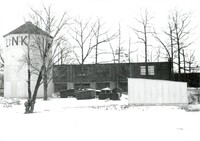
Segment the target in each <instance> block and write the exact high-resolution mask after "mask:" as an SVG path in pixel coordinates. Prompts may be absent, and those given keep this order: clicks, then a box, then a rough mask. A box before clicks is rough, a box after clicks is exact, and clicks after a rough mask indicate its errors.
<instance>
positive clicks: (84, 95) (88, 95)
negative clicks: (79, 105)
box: [76, 89, 96, 100]
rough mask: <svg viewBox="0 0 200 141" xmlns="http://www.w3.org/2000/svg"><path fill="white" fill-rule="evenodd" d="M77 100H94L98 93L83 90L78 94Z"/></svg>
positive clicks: (91, 90) (92, 90)
mask: <svg viewBox="0 0 200 141" xmlns="http://www.w3.org/2000/svg"><path fill="white" fill-rule="evenodd" d="M76 98H77V99H78V100H79V99H94V98H96V91H95V90H94V89H83V90H78V91H77V92H76Z"/></svg>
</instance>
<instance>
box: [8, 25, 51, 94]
mask: <svg viewBox="0 0 200 141" xmlns="http://www.w3.org/2000/svg"><path fill="white" fill-rule="evenodd" d="M44 37H45V38H46V39H47V40H44V41H43V44H44V45H45V44H47V43H48V41H50V40H51V36H50V35H48V34H47V33H46V32H45V31H43V30H42V29H40V28H38V27H37V26H35V25H33V24H32V23H31V22H26V23H25V24H23V25H21V26H20V27H18V28H16V29H15V30H13V31H11V32H9V33H8V34H6V35H4V38H5V41H6V48H5V51H4V96H5V97H28V90H27V80H28V79H27V64H26V62H25V57H26V56H27V46H30V47H32V49H31V51H30V56H31V59H32V60H34V62H32V63H34V65H37V67H40V66H41V59H40V55H39V50H38V49H37V43H36V42H35V40H34V39H35V38H39V39H41V40H42V39H43V38H44ZM33 47H35V48H34V49H33ZM31 80H32V81H31V87H32V88H34V86H35V83H36V81H37V75H32V77H31ZM32 91H33V89H32ZM48 91H49V94H52V92H53V85H52V82H50V84H49V89H48ZM38 97H43V86H42V85H41V87H40V89H39V91H38Z"/></svg>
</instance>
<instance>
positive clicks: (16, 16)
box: [0, 0, 200, 61]
mask: <svg viewBox="0 0 200 141" xmlns="http://www.w3.org/2000/svg"><path fill="white" fill-rule="evenodd" d="M42 4H45V5H49V4H51V5H52V6H53V9H54V10H55V12H56V13H58V14H59V13H63V12H64V11H68V13H69V15H70V16H85V17H96V16H98V17H101V18H103V20H104V21H106V22H107V23H109V24H111V25H112V24H115V23H116V24H118V23H119V22H120V23H122V24H124V25H125V26H127V25H131V24H133V17H136V16H138V15H139V14H140V11H141V9H145V8H148V11H150V13H151V14H152V15H153V16H154V17H155V18H154V19H153V23H154V24H155V25H160V26H165V25H164V22H165V20H166V19H167V15H168V13H169V11H170V10H172V9H174V8H178V9H180V10H183V11H185V12H188V11H191V12H192V13H193V21H194V22H193V23H194V24H196V25H197V26H199V25H198V24H199V23H200V8H199V5H200V2H198V0H4V1H1V2H0V44H2V45H3V41H4V40H3V38H2V36H3V35H5V34H7V33H8V32H10V31H11V30H13V29H15V28H17V27H18V26H20V25H22V24H23V23H24V19H25V20H27V19H28V13H29V12H30V7H33V8H36V9H37V8H40V7H41V5H42ZM197 29H199V28H197ZM195 33H196V34H197V36H195V38H196V39H197V41H196V43H195V44H194V45H193V48H195V49H196V50H197V52H199V53H200V51H199V50H200V49H198V48H197V44H199V43H200V38H199V37H200V36H199V35H198V34H200V32H199V33H198V30H196V31H195ZM126 34H128V33H126ZM198 61H200V59H198Z"/></svg>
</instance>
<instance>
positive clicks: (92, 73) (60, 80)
mask: <svg viewBox="0 0 200 141" xmlns="http://www.w3.org/2000/svg"><path fill="white" fill-rule="evenodd" d="M147 66H148V72H149V74H148V75H147V76H146V75H144V74H145V73H144V67H145V63H121V64H85V65H83V68H82V66H81V65H55V66H54V70H53V75H54V79H53V83H54V84H55V86H56V87H57V88H56V89H55V90H56V92H57V91H59V89H60V88H59V87H62V88H63V87H65V86H66V87H65V88H66V89H69V88H68V87H67V83H73V84H74V88H77V87H79V86H80V84H81V83H82V84H84V86H85V87H88V85H89V86H90V88H93V87H94V86H95V87H96V89H101V88H102V87H110V88H114V87H116V86H117V83H118V86H119V87H121V88H122V89H123V90H124V91H127V89H128V86H127V78H149V79H162V80H169V79H170V62H150V63H148V65H147Z"/></svg>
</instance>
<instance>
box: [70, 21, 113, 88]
mask: <svg viewBox="0 0 200 141" xmlns="http://www.w3.org/2000/svg"><path fill="white" fill-rule="evenodd" d="M102 26H103V25H102V24H101V22H100V19H97V21H95V22H92V21H91V20H86V21H84V20H82V19H80V18H76V19H75V20H74V24H73V25H72V26H71V27H70V31H71V32H70V36H71V38H72V44H73V53H74V55H75V58H76V61H77V62H78V63H79V64H80V65H81V72H82V73H83V69H84V68H83V64H84V63H85V62H86V59H87V58H89V57H90V56H92V52H93V51H94V50H95V63H98V55H99V52H98V50H99V49H98V48H99V45H100V44H103V43H106V42H109V41H110V40H112V39H113V38H115V34H113V35H111V36H108V34H107V32H108V31H106V32H102ZM81 87H82V84H81Z"/></svg>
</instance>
